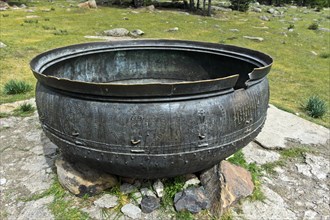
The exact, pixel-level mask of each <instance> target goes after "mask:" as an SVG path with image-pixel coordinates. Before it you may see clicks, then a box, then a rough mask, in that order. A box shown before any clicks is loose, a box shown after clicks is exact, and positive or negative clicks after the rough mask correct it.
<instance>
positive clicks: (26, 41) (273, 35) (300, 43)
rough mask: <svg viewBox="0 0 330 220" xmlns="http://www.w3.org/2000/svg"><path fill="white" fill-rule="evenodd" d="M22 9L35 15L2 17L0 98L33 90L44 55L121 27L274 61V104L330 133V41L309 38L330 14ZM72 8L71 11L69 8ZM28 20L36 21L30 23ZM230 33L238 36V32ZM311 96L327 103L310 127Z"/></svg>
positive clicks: (38, 5) (320, 34)
mask: <svg viewBox="0 0 330 220" xmlns="http://www.w3.org/2000/svg"><path fill="white" fill-rule="evenodd" d="M22 3H24V4H26V5H27V6H29V9H32V10H34V12H32V13H31V12H27V11H26V9H19V10H8V11H0V26H1V35H0V41H1V42H3V43H5V44H6V45H8V46H7V47H5V48H1V49H0V54H1V60H0V68H1V72H0V77H1V82H0V89H1V90H2V89H3V87H4V84H5V83H6V82H8V81H9V80H10V79H21V80H25V81H27V82H29V83H31V84H33V85H34V84H35V82H36V80H35V78H34V77H33V75H32V73H31V71H30V69H29V61H30V60H31V59H32V58H33V57H34V56H36V55H37V54H39V53H41V52H44V51H46V50H49V49H52V48H56V47H60V46H66V45H70V44H76V43H83V42H90V41H92V40H91V39H86V38H84V36H85V35H97V34H98V33H101V32H102V31H104V30H108V29H112V28H116V27H124V28H126V29H128V30H133V29H137V28H138V29H141V30H143V31H144V32H145V35H144V37H145V38H171V39H185V40H197V41H208V42H215V43H225V44H232V45H237V46H242V47H247V48H251V49H256V50H260V51H262V52H265V53H268V54H269V55H271V56H272V57H273V58H274V65H273V69H272V72H271V73H270V74H269V80H270V87H271V100H270V102H271V103H272V104H274V105H275V106H277V107H279V108H281V109H284V110H287V111H289V112H293V113H299V114H300V116H301V117H304V118H307V119H308V120H311V121H314V122H316V123H318V124H321V125H323V126H326V127H330V113H329V106H330V100H329V99H330V98H329V97H330V59H329V54H330V45H329V44H330V33H329V32H324V31H313V30H308V26H309V25H310V24H312V23H313V22H317V23H318V24H319V26H320V27H324V28H329V26H330V16H329V11H328V10H327V11H321V12H314V11H312V10H311V9H303V8H297V9H293V8H287V11H286V12H284V17H271V16H270V14H268V13H266V12H264V13H255V12H248V13H240V12H218V13H217V14H214V16H213V17H202V16H198V15H192V14H191V15H187V14H184V13H180V12H179V11H174V10H173V11H170V10H166V11H160V10H156V11H155V12H150V11H147V10H144V9H130V8H110V7H99V8H98V9H97V10H95V9H94V10H89V9H79V8H77V7H75V6H76V4H77V3H76V2H73V1H71V2H67V1H62V0H57V1H55V2H54V3H49V2H48V1H39V2H19V3H18V5H20V4H22ZM70 4H73V5H74V7H70ZM47 9H49V10H47ZM132 11H135V12H136V11H137V12H139V13H133V12H132ZM31 15H37V16H38V17H37V18H29V17H27V16H31ZM261 15H267V16H269V17H270V18H271V20H270V21H262V20H261V19H260V18H259V17H260V16H261ZM124 17H126V18H128V20H125V19H123V18H124ZM294 20H297V21H294ZM290 24H293V25H294V31H293V32H289V31H288V27H289V25H290ZM173 27H178V28H179V31H177V32H166V30H167V29H169V28H173ZM230 29H239V32H232V31H230ZM244 35H248V36H257V37H263V38H264V39H265V40H264V41H263V42H253V41H251V40H248V39H244V38H243V36H244ZM315 53H316V54H317V55H315ZM312 95H317V96H319V97H321V98H322V99H324V100H326V102H327V105H328V113H327V114H326V115H325V116H324V117H323V118H322V119H312V118H310V117H308V116H307V115H306V114H305V113H304V112H303V110H302V109H301V104H302V103H304V101H305V100H306V99H307V98H308V97H310V96H312ZM32 96H34V92H30V93H28V94H25V95H5V94H4V93H2V92H1V93H0V103H6V102H13V101H16V100H21V99H26V98H29V97H32Z"/></svg>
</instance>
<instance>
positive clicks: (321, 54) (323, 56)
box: [320, 52, 330, 59]
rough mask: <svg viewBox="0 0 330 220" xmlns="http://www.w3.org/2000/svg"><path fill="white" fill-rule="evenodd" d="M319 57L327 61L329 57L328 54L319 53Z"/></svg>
mask: <svg viewBox="0 0 330 220" xmlns="http://www.w3.org/2000/svg"><path fill="white" fill-rule="evenodd" d="M320 57H321V58H323V59H327V58H329V57H330V53H329V52H326V53H320Z"/></svg>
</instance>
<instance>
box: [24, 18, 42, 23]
mask: <svg viewBox="0 0 330 220" xmlns="http://www.w3.org/2000/svg"><path fill="white" fill-rule="evenodd" d="M38 22H39V21H38V20H34V19H27V20H24V23H27V24H33V23H34V24H37V23H38Z"/></svg>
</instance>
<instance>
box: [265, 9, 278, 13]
mask: <svg viewBox="0 0 330 220" xmlns="http://www.w3.org/2000/svg"><path fill="white" fill-rule="evenodd" d="M267 12H268V13H270V14H274V13H275V12H276V10H275V9H274V8H269V9H268V10H267Z"/></svg>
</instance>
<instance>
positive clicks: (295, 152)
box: [280, 147, 311, 159]
mask: <svg viewBox="0 0 330 220" xmlns="http://www.w3.org/2000/svg"><path fill="white" fill-rule="evenodd" d="M308 152H311V150H309V149H308V148H302V147H295V148H289V149H285V150H282V151H280V154H281V156H282V158H283V159H288V158H302V157H303V156H304V154H305V153H308Z"/></svg>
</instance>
